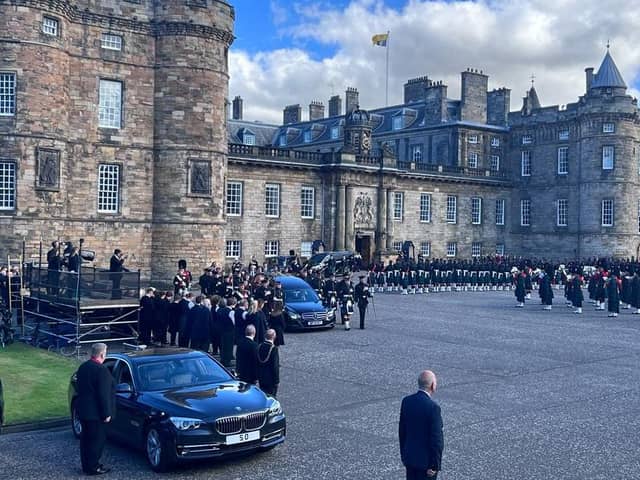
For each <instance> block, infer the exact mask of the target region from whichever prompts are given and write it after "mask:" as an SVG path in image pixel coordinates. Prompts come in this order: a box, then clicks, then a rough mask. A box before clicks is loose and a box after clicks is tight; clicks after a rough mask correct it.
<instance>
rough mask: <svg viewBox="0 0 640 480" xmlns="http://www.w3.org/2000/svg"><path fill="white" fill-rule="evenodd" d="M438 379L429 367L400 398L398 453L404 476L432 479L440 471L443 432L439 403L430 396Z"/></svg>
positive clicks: (414, 479)
mask: <svg viewBox="0 0 640 480" xmlns="http://www.w3.org/2000/svg"><path fill="white" fill-rule="evenodd" d="M437 386H438V382H437V379H436V376H435V374H434V373H433V372H432V371H431V370H425V371H423V372H422V373H420V376H419V377H418V391H417V392H416V393H414V394H413V395H409V396H407V397H405V398H403V399H402V406H401V407H400V425H399V437H400V455H401V458H402V463H403V464H404V466H405V468H406V469H407V480H424V479H426V478H429V479H435V478H436V477H437V476H438V472H439V471H440V462H441V460H442V449H443V447H444V436H443V432H442V415H441V413H440V406H439V405H438V404H437V403H436V402H434V401H433V400H432V399H431V397H432V395H433V394H434V393H435V391H436V388H437Z"/></svg>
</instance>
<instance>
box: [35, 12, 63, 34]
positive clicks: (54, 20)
mask: <svg viewBox="0 0 640 480" xmlns="http://www.w3.org/2000/svg"><path fill="white" fill-rule="evenodd" d="M47 22H50V23H49V24H47ZM61 25H62V23H61V22H60V19H59V18H58V17H54V16H53V15H43V16H42V24H41V26H40V31H41V32H42V33H44V34H45V35H49V36H51V37H60V26H61ZM47 28H51V29H53V31H47Z"/></svg>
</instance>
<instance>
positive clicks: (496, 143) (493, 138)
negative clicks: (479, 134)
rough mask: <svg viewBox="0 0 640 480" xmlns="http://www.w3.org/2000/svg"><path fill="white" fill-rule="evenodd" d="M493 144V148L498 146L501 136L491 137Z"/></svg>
mask: <svg viewBox="0 0 640 480" xmlns="http://www.w3.org/2000/svg"><path fill="white" fill-rule="evenodd" d="M491 146H492V147H493V148H498V147H499V146H500V138H499V137H491Z"/></svg>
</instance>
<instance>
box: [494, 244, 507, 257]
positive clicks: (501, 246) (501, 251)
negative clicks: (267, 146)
mask: <svg viewBox="0 0 640 480" xmlns="http://www.w3.org/2000/svg"><path fill="white" fill-rule="evenodd" d="M504 252H505V249H504V243H496V255H499V256H501V257H504Z"/></svg>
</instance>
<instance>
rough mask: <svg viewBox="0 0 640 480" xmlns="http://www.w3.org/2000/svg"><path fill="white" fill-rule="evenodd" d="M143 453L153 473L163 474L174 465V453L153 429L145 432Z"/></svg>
mask: <svg viewBox="0 0 640 480" xmlns="http://www.w3.org/2000/svg"><path fill="white" fill-rule="evenodd" d="M145 453H146V455H147V462H149V466H150V467H151V469H152V470H153V471H154V472H165V471H167V470H169V469H170V468H171V467H172V466H173V464H174V463H175V453H174V452H173V451H172V450H171V447H170V446H169V445H168V442H167V441H165V440H164V439H163V438H162V435H161V434H160V432H159V431H158V430H157V429H156V428H155V427H151V428H149V429H148V430H147V436H146V441H145Z"/></svg>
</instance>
